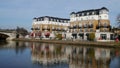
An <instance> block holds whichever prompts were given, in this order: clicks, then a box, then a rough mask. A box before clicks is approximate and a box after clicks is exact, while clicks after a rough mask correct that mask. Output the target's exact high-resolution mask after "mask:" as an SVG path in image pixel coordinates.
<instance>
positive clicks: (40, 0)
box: [0, 0, 120, 30]
mask: <svg viewBox="0 0 120 68" xmlns="http://www.w3.org/2000/svg"><path fill="white" fill-rule="evenodd" d="M101 7H106V8H108V9H109V11H110V12H109V17H110V22H111V25H113V26H114V25H115V22H116V21H115V20H116V19H115V18H116V16H117V15H118V14H119V13H120V0H0V28H16V27H17V26H20V27H24V28H26V29H28V30H30V28H31V25H32V19H33V18H34V17H40V16H54V17H62V18H69V14H70V13H71V12H73V11H75V12H78V11H82V10H88V9H98V8H101Z"/></svg>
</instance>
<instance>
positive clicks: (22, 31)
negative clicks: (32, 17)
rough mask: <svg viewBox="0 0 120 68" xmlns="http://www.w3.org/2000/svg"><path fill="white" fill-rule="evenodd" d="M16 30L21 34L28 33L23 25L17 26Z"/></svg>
mask: <svg viewBox="0 0 120 68" xmlns="http://www.w3.org/2000/svg"><path fill="white" fill-rule="evenodd" d="M16 32H17V34H21V35H23V36H25V35H27V34H28V31H27V30H26V29H25V28H23V27H21V28H20V27H17V29H16Z"/></svg>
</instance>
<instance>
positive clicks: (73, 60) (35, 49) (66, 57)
mask: <svg viewBox="0 0 120 68" xmlns="http://www.w3.org/2000/svg"><path fill="white" fill-rule="evenodd" d="M31 50H32V61H33V62H34V63H39V64H43V65H49V64H50V65H51V64H56V63H67V64H69V68H109V64H110V62H113V61H114V60H111V58H112V57H115V55H114V53H115V50H114V49H109V48H91V47H81V46H79V47H78V46H67V45H66V46H65V45H53V44H39V43H33V44H32V46H31ZM113 63H114V62H113ZM117 63H118V62H117ZM119 63H120V62H119ZM119 67H120V66H119Z"/></svg>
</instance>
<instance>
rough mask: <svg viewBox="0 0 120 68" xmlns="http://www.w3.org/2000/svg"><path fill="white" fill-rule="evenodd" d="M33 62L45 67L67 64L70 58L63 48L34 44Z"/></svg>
mask: <svg viewBox="0 0 120 68" xmlns="http://www.w3.org/2000/svg"><path fill="white" fill-rule="evenodd" d="M31 48H32V49H31V50H32V61H33V62H34V63H35V62H38V63H40V64H43V65H48V64H57V63H67V62H68V58H67V57H68V56H67V54H66V51H65V47H63V46H59V45H58V46H54V45H52V44H51V45H50V44H37V43H33V45H32V46H31Z"/></svg>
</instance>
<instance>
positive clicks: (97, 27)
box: [96, 25, 111, 29]
mask: <svg viewBox="0 0 120 68" xmlns="http://www.w3.org/2000/svg"><path fill="white" fill-rule="evenodd" d="M99 28H111V26H110V25H107V26H105V25H101V26H96V29H99Z"/></svg>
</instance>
